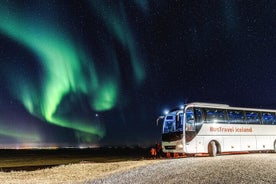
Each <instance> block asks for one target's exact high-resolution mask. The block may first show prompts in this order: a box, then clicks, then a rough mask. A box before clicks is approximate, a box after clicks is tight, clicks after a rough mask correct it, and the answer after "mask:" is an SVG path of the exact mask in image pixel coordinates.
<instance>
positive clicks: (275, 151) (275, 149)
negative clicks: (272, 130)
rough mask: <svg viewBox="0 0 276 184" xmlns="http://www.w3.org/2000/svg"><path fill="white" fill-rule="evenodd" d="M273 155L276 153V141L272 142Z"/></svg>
mask: <svg viewBox="0 0 276 184" xmlns="http://www.w3.org/2000/svg"><path fill="white" fill-rule="evenodd" d="M274 153H276V140H275V141H274Z"/></svg>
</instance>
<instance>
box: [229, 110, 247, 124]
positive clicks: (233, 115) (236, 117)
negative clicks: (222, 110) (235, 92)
mask: <svg viewBox="0 0 276 184" xmlns="http://www.w3.org/2000/svg"><path fill="white" fill-rule="evenodd" d="M228 118H229V123H230V124H244V123H245V121H244V113H243V111H237V110H228Z"/></svg>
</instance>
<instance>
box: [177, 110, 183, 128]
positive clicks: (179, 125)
mask: <svg viewBox="0 0 276 184" xmlns="http://www.w3.org/2000/svg"><path fill="white" fill-rule="evenodd" d="M176 131H183V113H180V114H178V115H176Z"/></svg>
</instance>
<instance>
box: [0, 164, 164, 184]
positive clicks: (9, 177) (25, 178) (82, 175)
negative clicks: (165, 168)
mask: <svg viewBox="0 0 276 184" xmlns="http://www.w3.org/2000/svg"><path fill="white" fill-rule="evenodd" d="M160 161H162V160H140V161H122V162H110V163H93V162H81V163H78V164H69V165H61V166H57V167H53V168H47V169H41V170H36V171H11V172H0V181H1V183H3V184H8V183H9V184H15V183H16V184H18V183H26V184H27V183H28V184H37V183H41V184H46V183H47V184H57V183H58V184H60V183H86V182H88V181H89V180H91V179H96V178H101V177H104V176H106V175H109V174H112V173H116V172H121V171H125V170H130V169H133V168H136V167H140V166H144V165H148V164H153V163H158V162H160Z"/></svg>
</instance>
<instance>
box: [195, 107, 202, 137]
mask: <svg viewBox="0 0 276 184" xmlns="http://www.w3.org/2000/svg"><path fill="white" fill-rule="evenodd" d="M203 121H204V118H203V111H202V109H200V108H195V129H196V132H199V130H200V129H201V127H202V124H203Z"/></svg>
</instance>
